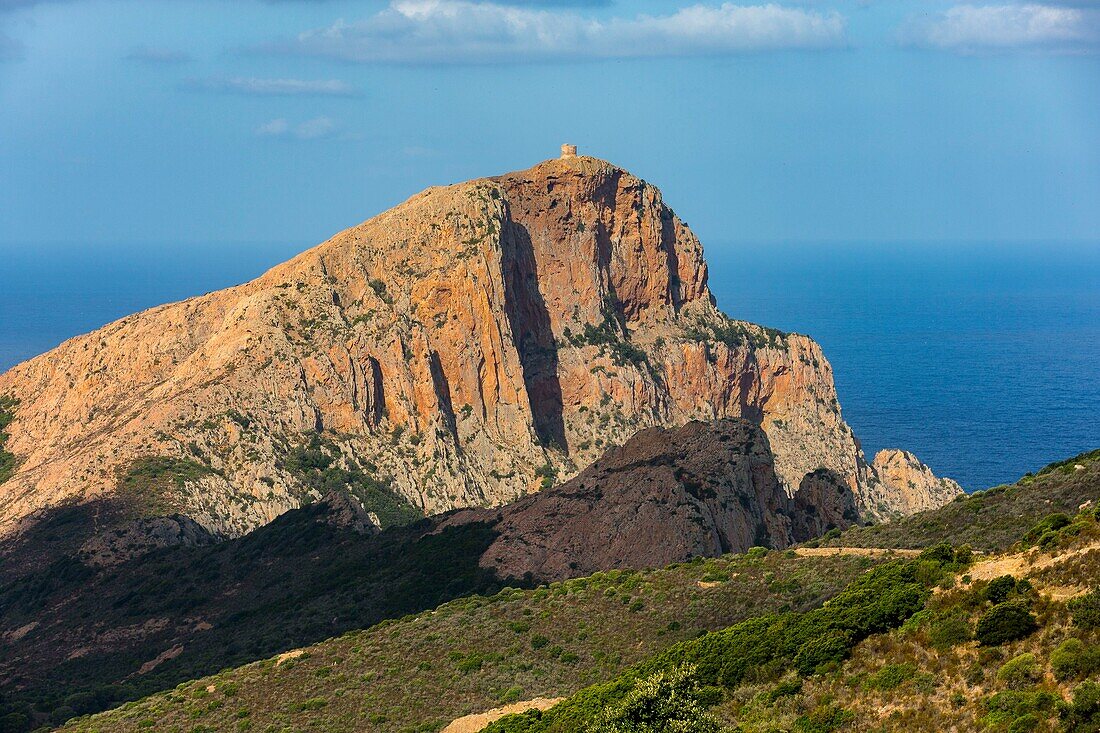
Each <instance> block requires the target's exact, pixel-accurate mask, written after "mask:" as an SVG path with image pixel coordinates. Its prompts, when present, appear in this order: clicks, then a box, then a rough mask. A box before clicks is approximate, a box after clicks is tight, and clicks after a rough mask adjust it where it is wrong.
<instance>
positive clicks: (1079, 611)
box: [1068, 588, 1100, 629]
mask: <svg viewBox="0 0 1100 733" xmlns="http://www.w3.org/2000/svg"><path fill="white" fill-rule="evenodd" d="M1068 607H1069V610H1070V613H1072V614H1073V623H1074V624H1075V625H1077V626H1080V627H1081V628H1082V629H1096V628H1100V588H1093V590H1092V592H1091V593H1087V594H1085V595H1083V596H1080V597H1078V598H1074V599H1073V600H1072V601H1070V602H1069V604H1068Z"/></svg>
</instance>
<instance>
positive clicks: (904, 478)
mask: <svg viewBox="0 0 1100 733" xmlns="http://www.w3.org/2000/svg"><path fill="white" fill-rule="evenodd" d="M873 467H874V469H875V472H876V473H877V474H878V477H879V480H880V481H881V482H882V485H883V487H884V489H885V491H886V493H887V494H888V495H889V496H890V504H891V506H892V508H893V510H894V511H896V512H897V513H898V514H901V515H906V514H916V513H917V512H923V511H925V510H926V509H936V508H938V507H941V506H943V505H944V504H947V503H948V502H950V501H952V500H954V498H955V497H956V496H958V495H959V494H961V493H963V490H962V487H961V486H959V485H958V484H957V483H956V482H955V481H953V480H951V479H949V478H937V477H936V475H935V474H933V473H932V469H930V468H929V467H928V466H926V465H924V464H923V463H921V462H920V460H919V459H918V458H917V457H916V456H915V455H913V454H912V453H910V452H909V451H904V450H896V449H888V450H880V451H879V452H878V453H876V454H875V460H874V463H873Z"/></svg>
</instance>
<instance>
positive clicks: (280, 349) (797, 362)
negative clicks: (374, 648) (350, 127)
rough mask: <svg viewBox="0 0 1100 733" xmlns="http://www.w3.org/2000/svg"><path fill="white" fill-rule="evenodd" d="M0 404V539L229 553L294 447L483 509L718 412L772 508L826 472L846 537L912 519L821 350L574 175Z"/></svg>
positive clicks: (428, 227)
mask: <svg viewBox="0 0 1100 733" xmlns="http://www.w3.org/2000/svg"><path fill="white" fill-rule="evenodd" d="M0 397H3V399H4V400H5V402H2V403H0V407H4V408H5V409H7V406H9V405H10V406H11V409H10V410H8V413H10V414H11V415H13V416H14V419H12V420H11V421H10V425H8V426H7V427H6V428H5V432H6V433H7V436H8V437H7V439H6V443H5V445H3V446H0V448H2V450H4V451H6V452H7V454H10V455H11V456H13V458H11V459H5V463H6V464H7V465H8V468H6V469H5V470H4V472H3V473H2V474H0V480H2V481H3V483H2V484H0V533H10V532H13V531H17V530H19V529H23V530H26V528H27V526H28V525H29V524H33V522H34V521H36V517H37V514H36V513H37V512H39V511H41V510H44V509H48V508H50V507H55V506H57V505H59V504H61V503H63V502H65V501H67V500H72V499H75V500H78V501H92V500H95V499H108V498H110V499H121V500H123V501H124V502H125V503H127V504H128V505H129V506H130V507H132V513H133V514H136V515H138V516H159V515H166V514H172V513H180V514H183V515H186V516H187V517H189V518H191V519H193V520H195V521H196V522H198V523H199V524H200V525H202V526H203V527H204V528H206V529H207V530H208V531H210V532H212V533H214V534H216V535H221V536H236V535H240V534H243V533H244V532H247V531H248V530H250V529H253V528H255V527H257V526H260V525H262V524H264V523H266V522H269V521H271V520H272V519H273V518H274V517H276V516H278V515H279V514H281V513H282V512H284V511H286V510H288V509H291V508H294V507H297V506H300V505H301V504H302V503H303V502H307V501H310V500H315V499H318V498H320V495H321V492H320V491H318V489H317V488H316V487H313V486H309V485H306V484H304V483H303V482H302V481H301V479H300V477H299V476H298V475H296V474H295V472H294V471H293V470H292V466H291V465H290V463H291V461H290V457H291V456H292V455H293V454H294V452H295V451H296V450H299V449H300V448H302V446H303V445H305V444H307V443H308V442H309V440H310V435H316V434H323V435H324V436H325V438H326V439H327V440H331V441H333V442H334V443H335V444H336V445H338V446H339V448H340V451H341V453H342V454H343V455H344V456H348V457H354V460H356V461H358V469H357V470H359V471H360V473H361V474H362V477H363V478H362V480H361V481H359V482H358V485H366V486H368V488H372V487H373V488H377V487H382V488H388V489H392V490H393V491H395V492H396V493H397V494H398V495H399V496H401V497H403V498H404V499H405V500H407V501H408V502H409V503H411V504H412V505H413V506H414V507H415V508H416V509H418V510H420V511H421V512H422V513H425V514H431V513H435V512H439V511H444V510H448V509H452V508H456V507H468V506H493V505H499V504H502V503H504V502H507V501H510V500H512V499H515V498H517V497H519V496H522V495H524V494H527V493H530V492H532V491H535V490H537V489H538V488H540V487H541V486H543V485H546V484H550V483H553V482H554V480H555V478H559V479H563V478H568V477H570V476H573V475H575V474H576V473H577V472H578V471H579V470H580V469H581V468H583V467H584V466H586V465H588V464H589V463H591V461H592V460H594V459H595V458H596V457H597V456H599V455H600V454H601V453H602V452H603V450H604V449H605V448H607V447H608V446H609V445H614V444H621V443H622V442H623V441H624V440H625V439H626V438H628V437H629V436H630V435H632V434H634V433H635V432H636V431H637V430H638V429H640V428H643V427H646V426H653V425H678V424H682V423H684V422H687V421H688V420H690V419H696V418H697V419H714V418H719V417H726V416H733V417H737V416H743V417H746V418H749V419H751V420H754V421H756V422H758V423H760V424H761V425H762V426H763V427H764V429H765V431H766V432H767V434H768V437H769V440H770V442H771V445H772V450H773V452H774V454H775V459H776V469H777V473H778V475H779V477H780V479H781V481H782V482H783V483H784V485H785V486H786V487H787V488H788V490H789V491H791V492H793V491H794V490H795V489H796V488H797V487H798V486H799V485H800V484H801V482H802V480H803V478H804V477H805V476H806V475H807V474H809V473H812V472H813V471H815V470H818V469H827V470H830V471H832V472H834V473H835V474H837V475H839V476H841V477H842V478H843V479H844V481H845V482H846V483H847V484H848V486H849V487H850V488H851V489H852V490H853V491H854V492H855V494H856V496H857V497H858V499H859V503H860V509H861V511H863V512H864V513H865V514H866V515H869V516H876V517H883V516H890V515H893V514H896V513H900V512H903V511H905V510H906V509H907V508H908V507H909V506H910V505H912V504H913V501H912V497H898V496H897V495H896V494H897V492H894V491H891V490H888V489H887V488H886V487H884V485H883V484H882V483H881V482H880V481H879V480H878V478H877V476H876V474H875V472H874V470H873V469H872V468H871V467H869V466H868V465H867V464H866V461H865V460H864V457H863V455H862V453H861V451H860V449H859V445H858V442H857V441H856V440H855V438H854V436H853V435H852V431H851V430H850V429H849V427H848V426H847V425H846V424H845V422H844V421H843V419H842V418H841V414H840V406H839V404H838V403H837V398H836V390H835V388H834V385H833V377H832V372H831V369H830V367H829V364H828V362H827V361H826V360H825V357H824V356H823V355H822V353H821V349H820V348H819V347H818V345H817V344H816V343H814V342H813V341H812V340H810V339H809V338H806V337H804V336H798V335H793V334H782V333H779V332H777V331H774V330H770V329H766V328H762V327H759V326H754V325H750V324H746V323H743V322H739V321H734V320H731V319H729V318H727V317H726V316H725V315H723V314H722V313H720V312H719V311H718V309H717V308H716V307H715V305H714V299H713V297H712V295H711V292H710V290H709V288H708V286H707V266H706V263H705V261H704V259H703V254H702V248H701V246H700V244H699V242H698V240H697V239H696V237H695V235H694V234H692V232H691V230H690V229H688V227H687V226H686V225H685V224H684V223H683V222H682V221H681V220H680V219H679V218H677V216H676V215H675V214H674V213H673V212H672V210H671V209H669V208H668V207H667V206H666V205H665V203H664V201H663V199H662V197H661V194H660V192H659V191H658V190H657V189H656V188H654V187H653V186H651V185H650V184H648V183H646V182H645V181H643V180H641V179H639V178H636V177H634V176H632V175H631V174H629V173H627V172H626V171H624V170H622V169H620V168H616V167H614V166H612V165H610V164H608V163H606V162H603V161H600V160H597V159H594V158H588V157H578V158H574V159H570V160H552V161H547V162H544V163H541V164H539V165H537V166H535V167H533V168H531V169H529V170H526V171H519V172H516V173H510V174H507V175H504V176H500V177H497V178H485V179H479V180H474V181H470V182H466V183H460V184H456V185H452V186H445V187H438V188H430V189H428V190H426V191H424V192H422V193H420V194H418V195H416V196H414V197H412V198H411V199H409V200H408V201H406V202H405V203H403V204H401V205H399V206H397V207H395V208H394V209H391V210H390V211H387V212H385V213H382V214H380V215H378V216H376V217H374V218H373V219H370V220H368V221H366V222H364V223H362V224H360V225H358V226H355V227H352V228H351V229H348V230H346V231H344V232H341V233H339V234H337V235H336V236H335V237H333V238H332V239H330V240H329V241H327V242H325V243H323V244H321V245H319V246H317V247H314V248H313V249H310V250H308V251H306V252H304V253H302V254H301V255H299V256H298V257H296V258H294V259H292V260H290V261H289V262H286V263H284V264H282V265H279V266H278V267H275V268H273V269H272V270H270V271H269V272H267V273H266V274H264V275H263V276H261V277H260V278H258V279H256V280H254V281H252V282H249V283H246V284H243V285H240V286H237V287H233V288H229V289H227V290H222V291H218V292H215V293H210V294H207V295H204V296H201V297H196V298H191V299H189V300H186V301H183V302H180V303H173V304H169V305H164V306H161V307H158V308H153V309H151V310H148V311H144V312H142V313H138V314H136V315H133V316H128V317H126V318H123V319H121V320H119V321H117V322H115V323H112V324H110V325H108V326H105V327H104V328H101V329H99V330H98V331H95V332H93V333H90V334H87V335H84V336H79V337H76V338H74V339H71V340H70V341H67V342H65V343H64V344H62V345H61V346H59V347H58V348H56V349H54V350H53V351H51V352H49V353H47V354H43V355H42V356H39V357H37V358H35V359H31V360H30V361H27V362H25V363H22V364H20V365H17V366H16V367H14V368H12V369H11V370H10V371H8V372H7V373H5V374H3V375H0ZM165 462H174V463H173V464H172V465H176V466H177V468H179V470H175V471H174V472H172V473H171V475H170V476H169V477H168V479H164V480H160V481H148V480H143V477H146V476H147V473H148V472H147V470H146V469H147V467H148V465H149V464H150V463H153V464H154V465H164V464H165ZM12 464H14V471H13V470H11V468H12ZM5 478H6V480H4V479H5ZM358 485H357V486H358ZM360 493H372V492H369V491H368V492H360ZM372 496H375V497H376V496H377V492H373V494H372ZM360 498H363V497H360ZM367 498H370V497H367ZM366 504H367V508H368V509H370V510H372V511H373V510H374V509H375V507H374V506H373V504H371V503H370V502H366Z"/></svg>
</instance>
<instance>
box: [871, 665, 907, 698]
mask: <svg viewBox="0 0 1100 733" xmlns="http://www.w3.org/2000/svg"><path fill="white" fill-rule="evenodd" d="M916 674H917V668H916V667H915V666H913V665H912V664H887V665H886V666H885V667H883V668H882V669H880V670H879V671H878V672H876V673H875V674H873V675H871V676H870V677H868V678H867V681H866V682H865V683H864V686H866V687H867V689H870V690H881V691H884V692H885V691H887V690H893V689H895V688H897V687H900V686H901V685H902V684H903V683H904V682H905V681H906V680H908V679H911V678H913V677H914V676H915V675H916Z"/></svg>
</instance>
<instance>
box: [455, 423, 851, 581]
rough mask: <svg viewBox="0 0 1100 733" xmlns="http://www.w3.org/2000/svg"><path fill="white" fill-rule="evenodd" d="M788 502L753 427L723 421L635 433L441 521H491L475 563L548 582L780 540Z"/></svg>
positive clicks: (787, 526) (778, 544)
mask: <svg viewBox="0 0 1100 733" xmlns="http://www.w3.org/2000/svg"><path fill="white" fill-rule="evenodd" d="M848 494H849V496H850V492H848ZM793 507H794V502H792V501H791V499H790V498H788V496H787V494H786V492H785V491H784V490H783V488H782V486H781V485H780V484H779V481H778V479H777V478H776V475H775V470H774V466H773V461H772V455H771V451H770V450H769V448H768V440H767V437H766V436H765V435H764V433H763V431H762V430H761V429H760V427H759V426H758V425H755V424H754V423H751V422H749V421H747V420H720V421H717V422H710V423H701V422H691V423H688V424H687V425H684V426H683V427H680V428H675V429H671V430H666V429H663V428H649V429H646V430H642V431H641V432H639V433H638V434H637V435H635V436H634V437H633V438H631V439H630V440H628V441H627V442H626V443H625V444H624V445H623V446H622V447H620V448H617V449H614V450H612V451H609V452H608V453H607V455H605V456H604V457H603V458H601V459H600V460H598V461H596V462H595V463H593V464H592V465H591V466H589V467H588V468H587V469H585V470H584V471H582V472H581V474H580V475H579V476H577V477H576V478H573V479H571V480H570V481H568V482H566V483H565V484H563V485H562V486H557V487H554V488H552V489H548V490H546V491H542V492H538V493H536V494H534V495H531V496H527V497H524V498H522V499H520V500H519V501H517V502H515V503H512V504H509V505H507V506H505V507H503V508H502V509H500V510H497V511H493V510H486V509H479V510H467V511H465V512H459V513H458V514H455V515H453V516H451V517H449V518H448V519H447V520H445V521H444V522H443V525H442V526H443V527H448V526H454V525H461V524H466V523H469V522H485V523H487V524H492V526H493V530H494V532H496V533H497V534H498V536H497V538H496V540H495V541H494V542H493V543H492V545H490V546H489V548H488V549H487V550H486V551H485V553H484V554H483V555H482V556H481V560H480V564H481V565H482V566H483V567H485V568H487V569H490V570H493V571H494V572H495V573H496V575H497V576H498V577H501V578H508V577H510V578H520V579H522V578H524V577H530V578H536V579H539V580H541V581H547V580H561V579H564V578H571V577H576V576H583V575H589V574H591V573H593V572H596V571H599V570H606V569H608V568H639V567H664V566H665V565H668V564H670V563H673V562H682V561H685V560H689V559H691V558H692V557H696V556H704V557H714V556H717V555H721V554H723V553H727V552H744V551H745V550H748V549H749V548H750V547H753V546H754V545H760V546H765V547H775V548H783V547H787V546H789V545H790V544H792V543H793V542H794V541H795V537H794V533H793V532H792V527H791V515H792V509H793ZM851 519H852V521H854V520H855V519H857V517H855V516H853V517H852V518H851ZM852 521H848V522H843V523H842V524H841V525H840V526H841V527H842V528H843V527H847V526H849V525H850V524H851V523H852Z"/></svg>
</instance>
